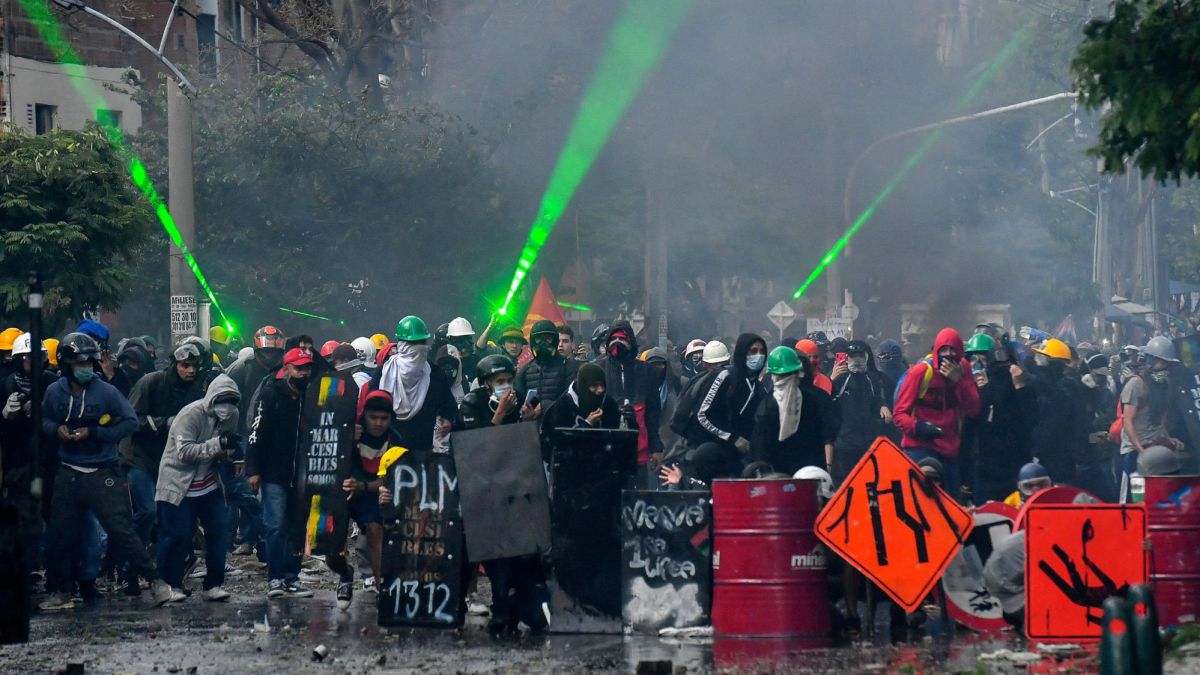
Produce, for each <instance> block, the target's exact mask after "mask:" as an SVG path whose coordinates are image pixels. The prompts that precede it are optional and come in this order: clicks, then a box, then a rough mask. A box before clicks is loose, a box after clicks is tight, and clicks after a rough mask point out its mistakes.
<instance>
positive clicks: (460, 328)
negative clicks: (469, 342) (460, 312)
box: [446, 316, 475, 337]
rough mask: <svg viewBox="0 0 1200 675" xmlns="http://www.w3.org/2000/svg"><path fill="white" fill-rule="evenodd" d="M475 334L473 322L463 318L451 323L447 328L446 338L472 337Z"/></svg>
mask: <svg viewBox="0 0 1200 675" xmlns="http://www.w3.org/2000/svg"><path fill="white" fill-rule="evenodd" d="M474 334H475V329H474V328H472V327H471V322H470V321H467V320H466V319H464V318H462V317H461V316H460V317H458V318H456V319H454V320H453V321H451V322H450V325H449V326H447V327H446V337H470V336H472V335H474Z"/></svg>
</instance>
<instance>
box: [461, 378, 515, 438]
mask: <svg viewBox="0 0 1200 675" xmlns="http://www.w3.org/2000/svg"><path fill="white" fill-rule="evenodd" d="M458 412H459V414H460V415H461V416H462V422H463V428H464V429H483V428H485V427H490V426H495V425H493V424H492V415H495V414H496V409H495V406H494V405H492V392H490V391H488V389H487V387H479V388H477V389H472V390H471V391H470V393H468V394H467V395H466V396H464V397H463V401H462V403H461V404H459V406H458ZM520 421H521V406H520V405H514V406H513V407H512V408H511V409H510V410H509V411H508V414H506V415H505V416H504V421H503V422H502V424H513V423H516V422H520Z"/></svg>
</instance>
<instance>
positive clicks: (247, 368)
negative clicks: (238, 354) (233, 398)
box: [227, 357, 272, 436]
mask: <svg viewBox="0 0 1200 675" xmlns="http://www.w3.org/2000/svg"><path fill="white" fill-rule="evenodd" d="M271 374H272V373H271V372H270V371H268V370H267V369H266V368H263V367H262V365H261V364H259V362H258V359H257V358H254V357H250V358H249V359H246V360H245V361H238V362H236V363H234V364H233V365H232V366H230V367H229V372H228V373H227V375H229V377H231V378H233V382H234V384H236V385H237V386H238V392H239V393H241V395H242V398H241V400H240V401H239V402H238V412H240V413H241V417H240V420H241V421H240V422H239V425H240V426H241V433H242V435H243V436H249V431H250V421H251V420H252V419H253V418H254V416H253V415H251V414H250V410H251V408H252V406H253V405H254V403H255V401H256V400H257V399H255V397H254V395H255V393H257V392H258V387H259V385H260V384H262V383H263V379H264V378H266V377H267V376H268V375H271Z"/></svg>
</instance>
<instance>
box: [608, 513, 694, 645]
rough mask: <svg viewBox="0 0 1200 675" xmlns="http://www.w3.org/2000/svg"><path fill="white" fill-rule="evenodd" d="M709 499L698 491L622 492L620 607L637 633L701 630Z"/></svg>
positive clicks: (623, 618)
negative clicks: (688, 628)
mask: <svg viewBox="0 0 1200 675" xmlns="http://www.w3.org/2000/svg"><path fill="white" fill-rule="evenodd" d="M711 527H712V498H711V496H710V495H709V493H707V492H700V491H695V492H693V491H649V490H625V491H623V492H622V493H621V550H622V554H621V574H622V580H621V581H622V583H621V604H622V620H623V621H624V624H625V627H626V628H627V629H629V630H632V631H634V632H639V633H654V634H657V632H658V631H659V630H661V629H663V628H687V627H689V626H704V625H707V624H708V622H709V609H710V607H711V604H712V535H711V531H710V530H711Z"/></svg>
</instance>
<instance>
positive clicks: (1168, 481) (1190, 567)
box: [1142, 476, 1200, 626]
mask: <svg viewBox="0 0 1200 675" xmlns="http://www.w3.org/2000/svg"><path fill="white" fill-rule="evenodd" d="M1144 480H1145V481H1146V496H1145V499H1144V500H1143V501H1142V506H1143V507H1144V508H1145V509H1146V530H1147V534H1148V535H1149V537H1150V585H1151V587H1152V588H1153V589H1154V604H1155V606H1156V607H1157V608H1158V621H1159V623H1160V624H1162V625H1164V626H1170V625H1177V624H1180V623H1189V622H1195V621H1197V620H1200V476H1153V477H1147V478H1145V479H1144Z"/></svg>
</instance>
